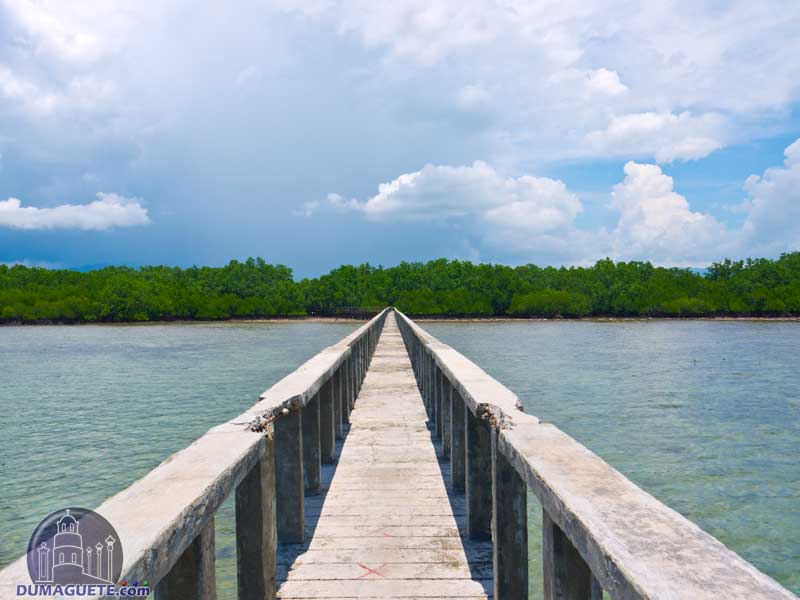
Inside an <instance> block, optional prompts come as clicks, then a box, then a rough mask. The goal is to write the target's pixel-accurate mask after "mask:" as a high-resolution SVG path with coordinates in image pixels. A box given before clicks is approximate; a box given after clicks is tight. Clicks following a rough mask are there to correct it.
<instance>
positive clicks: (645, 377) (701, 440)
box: [422, 321, 800, 595]
mask: <svg viewBox="0 0 800 600" xmlns="http://www.w3.org/2000/svg"><path fill="white" fill-rule="evenodd" d="M422 326H423V327H424V328H425V329H427V330H428V331H429V332H430V333H432V334H433V335H435V336H436V337H438V338H439V339H441V340H442V341H444V342H446V343H448V344H450V345H451V346H453V347H454V348H456V349H458V350H459V351H461V352H462V353H463V354H464V355H466V356H468V357H469V358H470V359H472V360H473V361H474V362H476V363H478V364H479V365H481V366H482V367H483V368H484V369H485V370H486V371H487V372H488V373H489V374H491V375H492V376H494V377H495V378H497V379H498V380H499V381H501V382H503V383H504V384H505V385H506V386H508V387H509V388H511V389H512V390H514V391H515V392H516V393H517V394H518V395H519V396H520V398H521V399H522V401H523V403H524V406H525V410H526V412H529V413H532V414H534V415H536V416H537V417H539V418H540V419H542V420H544V421H549V422H552V423H555V424H556V425H558V426H559V427H560V428H561V429H562V430H563V431H565V432H567V433H569V434H570V435H572V436H573V437H575V438H576V439H578V440H579V441H581V442H582V443H583V444H584V445H586V446H587V447H589V448H590V449H591V450H592V451H594V452H595V453H596V454H598V455H600V456H601V457H603V458H604V459H605V460H606V461H608V462H609V463H611V464H612V465H613V466H614V467H616V468H617V469H618V470H620V471H621V472H622V473H624V474H625V475H626V476H627V477H629V478H630V479H631V480H633V481H634V482H636V483H637V484H638V485H640V486H641V487H643V488H644V489H646V490H647V491H648V492H650V493H652V494H653V495H654V496H656V497H657V498H658V499H660V500H661V501H662V502H665V503H666V504H668V505H669V506H671V507H672V508H674V509H675V510H677V511H679V512H680V513H681V514H683V515H684V516H686V517H688V518H689V519H691V520H692V521H694V522H696V523H697V524H699V525H700V526H701V527H702V528H703V529H705V530H706V531H708V532H709V533H711V534H712V535H714V536H715V537H717V538H718V539H720V540H721V541H722V542H724V543H725V544H726V545H728V546H729V547H730V548H732V549H734V550H735V551H736V552H737V553H738V554H740V555H741V556H743V557H744V558H746V559H747V560H749V561H750V562H752V563H753V564H755V565H756V566H757V567H758V568H760V569H761V570H762V571H764V572H766V573H767V574H769V575H770V576H772V577H773V578H775V579H777V580H778V581H779V582H781V583H782V584H783V585H784V586H786V587H788V588H789V589H791V590H792V591H793V592H795V593H800V323H796V322H755V321H748V322H739V321H737V322H728V321H722V322H720V321H643V322H615V323H601V322H513V323H485V322H484V323H452V322H450V323H423V324H422ZM530 505H531V506H530V508H531V515H530V517H529V520H530V522H531V532H530V543H531V549H530V552H531V554H530V556H531V569H532V575H534V577H533V581H534V582H535V584H536V586H540V577H538V574H539V573H540V572H541V564H540V560H539V556H540V536H541V532H540V526H539V524H540V522H541V517H540V512H539V511H540V508H539V507H538V503H536V502H535V501H531V502H530ZM533 595H536V594H533Z"/></svg>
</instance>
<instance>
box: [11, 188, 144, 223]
mask: <svg viewBox="0 0 800 600" xmlns="http://www.w3.org/2000/svg"><path fill="white" fill-rule="evenodd" d="M97 198H98V199H97V200H95V201H94V202H89V203H88V204H62V205H60V206H55V207H53V208H38V207H36V206H22V202H20V201H19V200H18V199H16V198H9V199H8V200H5V201H0V227H11V228H14V229H81V230H95V231H102V230H106V229H112V228H114V227H131V226H133V225H147V224H148V223H149V222H150V218H149V217H148V216H147V209H146V208H144V207H143V206H142V205H141V204H139V201H138V200H137V199H135V198H125V197H124V196H120V195H118V194H114V193H109V194H107V193H103V192H99V193H98V194H97Z"/></svg>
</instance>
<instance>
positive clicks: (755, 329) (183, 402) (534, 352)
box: [0, 321, 800, 599]
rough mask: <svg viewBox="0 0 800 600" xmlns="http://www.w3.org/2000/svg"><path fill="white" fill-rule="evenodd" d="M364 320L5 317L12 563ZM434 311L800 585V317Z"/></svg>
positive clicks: (516, 380) (576, 426)
mask: <svg viewBox="0 0 800 600" xmlns="http://www.w3.org/2000/svg"><path fill="white" fill-rule="evenodd" d="M355 326H356V325H355V324H327V323H307V322H302V323H259V324H213V325H210V324H202V325H201V324H197V325H146V326H82V327H5V328H0V410H2V415H3V417H2V419H0V566H2V565H5V564H7V563H8V562H10V561H11V560H13V559H14V558H16V557H17V556H19V555H21V554H22V553H23V552H24V550H25V546H26V544H27V539H28V536H29V535H30V532H31V531H32V530H33V528H34V526H35V525H36V524H37V522H38V521H39V519H41V518H42V517H44V516H45V515H46V514H48V513H49V512H51V511H52V510H55V509H57V508H61V507H63V506H69V505H78V506H86V507H93V506H97V505H98V504H100V503H101V502H102V501H103V500H104V499H105V498H107V497H108V496H111V495H112V494H114V493H115V492H117V491H119V490H120V489H122V488H124V487H125V486H127V485H129V484H130V483H131V482H133V481H134V480H135V479H137V478H139V477H141V476H142V475H143V474H145V473H146V472H147V471H149V470H150V469H151V468H152V467H153V466H155V465H156V464H158V463H159V462H160V461H161V460H163V459H164V458H166V457H167V456H168V455H169V454H171V453H172V452H174V451H176V450H178V449H180V448H182V447H184V446H186V445H187V444H188V443H189V442H191V441H192V440H194V439H195V438H197V437H198V436H199V435H202V434H203V433H204V432H205V431H206V430H208V428H209V427H211V426H213V425H216V424H217V423H220V422H222V421H225V420H227V419H229V418H230V417H232V416H234V415H236V414H238V413H239V412H241V411H242V410H244V409H245V408H247V407H248V406H250V405H251V404H252V403H253V402H254V401H255V399H256V397H257V395H258V394H259V393H260V392H261V391H263V390H264V389H265V388H266V387H268V386H269V385H271V384H272V383H273V382H274V381H276V380H277V379H279V378H280V377H282V376H283V375H284V374H286V373H288V372H290V371H292V370H293V369H294V368H296V367H297V365H299V364H300V363H301V362H303V361H304V360H305V359H306V358H308V357H310V356H312V355H313V354H314V353H316V352H317V351H319V350H320V349H321V348H323V347H324V346H327V345H329V344H331V343H334V342H336V341H338V340H339V339H341V338H342V337H343V336H344V335H346V334H347V333H349V332H350V331H352V330H353V329H354V328H355ZM423 326H424V327H425V328H426V329H428V330H429V331H430V332H431V333H433V334H434V335H436V336H437V337H440V338H441V339H442V340H443V341H446V342H447V343H449V344H451V345H453V346H454V347H455V348H457V349H458V350H460V351H461V352H463V353H464V354H465V355H467V356H469V357H470V358H472V359H473V360H474V361H475V362H477V363H478V364H480V365H481V366H483V367H484V368H485V369H486V370H487V371H488V372H489V373H490V374H492V375H493V376H495V377H497V378H498V379H499V380H500V381H502V382H503V383H505V384H506V385H507V386H509V387H510V388H511V389H513V390H514V391H515V392H517V394H518V395H519V396H520V397H521V398H522V399H523V401H524V403H525V406H526V410H527V411H528V412H530V413H533V414H535V415H537V416H538V417H540V418H542V419H544V420H547V421H551V422H554V423H556V424H557V425H558V426H559V427H561V428H562V429H563V430H564V431H566V432H567V433H569V434H571V435H572V436H574V437H575V438H577V439H578V440H580V441H581V442H583V443H584V444H586V445H587V446H588V447H589V448H591V449H592V450H593V451H594V452H596V453H597V454H599V455H600V456H602V457H603V458H605V459H606V460H607V461H608V462H610V463H611V464H613V465H614V466H615V467H616V468H618V469H619V470H620V471H622V472H623V473H625V474H626V475H627V476H628V477H630V478H631V479H632V480H633V481H635V482H636V483H637V484H639V485H641V486H642V487H643V488H645V489H647V490H648V491H649V492H651V493H653V494H654V495H655V496H656V497H658V498H659V499H661V500H662V501H664V502H666V503H667V504H669V505H670V506H672V507H673V508H675V509H676V510H678V511H680V512H681V513H683V514H684V515H686V516H687V517H689V518H690V519H692V520H694V521H695V522H697V523H698V524H700V526H702V527H703V528H704V529H706V530H707V531H709V532H710V533H712V534H713V535H715V536H716V537H718V538H719V539H721V540H722V541H723V542H725V543H726V544H727V545H729V546H730V547H731V548H733V549H734V550H736V551H737V552H738V553H739V554H741V555H742V556H744V557H745V558H747V559H748V560H750V561H752V562H753V563H754V564H756V565H757V566H758V567H759V568H760V569H762V570H763V571H765V572H767V573H768V574H770V575H772V576H773V577H775V578H776V579H778V580H779V581H780V582H781V583H783V584H784V585H785V586H787V587H789V588H790V589H792V590H793V591H794V592H795V593H797V592H800V511H799V510H798V508H797V507H798V506H800V462H799V461H798V458H797V457H798V456H800V370H799V369H798V365H800V358H799V357H800V323H776V322H768V323H764V322H707V321H679V322H672V321H670V322H658V321H653V322H624V323H593V322H513V323H425V324H423ZM536 511H537V506H536V503H535V502H533V501H532V502H531V532H530V540H531V568H532V570H533V572H534V574H536V573H538V572H540V569H541V565H540V564H539V554H540V550H539V540H540V537H539V536H540V533H539V531H538V523H539V520H540V517H539V516H538V514H537V513H536ZM216 525H217V555H218V586H219V597H220V598H221V599H224V598H234V597H235V555H234V543H233V527H234V521H233V508H232V505H231V503H230V502H229V503H226V504H225V505H224V506H223V508H222V509H221V510H220V512H219V513H218V515H217V520H216ZM536 586H540V580H539V578H538V577H534V587H536ZM538 594H539V590H535V591H534V593H533V594H532V595H533V596H534V597H536V596H537V595H538Z"/></svg>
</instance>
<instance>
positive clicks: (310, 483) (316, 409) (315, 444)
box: [301, 394, 322, 493]
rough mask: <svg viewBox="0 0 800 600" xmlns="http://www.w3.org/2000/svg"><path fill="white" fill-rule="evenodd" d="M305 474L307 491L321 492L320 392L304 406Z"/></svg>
mask: <svg viewBox="0 0 800 600" xmlns="http://www.w3.org/2000/svg"><path fill="white" fill-rule="evenodd" d="M301 423H302V427H303V476H304V481H305V489H306V491H307V492H311V493H317V492H319V488H320V485H322V454H321V444H320V437H321V436H320V406H319V394H315V395H314V397H313V398H311V400H309V401H308V404H306V405H305V407H303V418H302V419H301Z"/></svg>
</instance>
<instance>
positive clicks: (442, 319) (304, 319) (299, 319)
mask: <svg viewBox="0 0 800 600" xmlns="http://www.w3.org/2000/svg"><path fill="white" fill-rule="evenodd" d="M412 318H413V319H414V320H415V321H417V322H420V323H519V322H525V323H529V322H543V323H544V322H565V321H569V322H586V323H617V322H619V323H627V322H649V321H756V322H795V323H797V322H800V316H780V317H748V316H717V317H601V316H595V317H447V316H436V317H434V316H429V317H412ZM364 322H366V319H359V318H356V317H318V316H296V317H263V318H259V317H247V318H241V319H169V320H152V321H94V322H86V321H83V322H75V323H68V322H61V321H52V322H35V323H24V322H8V323H0V328H1V327H40V326H56V325H57V326H66V327H74V326H84V325H99V326H114V325H125V326H136V325H213V324H220V325H230V324H243V325H248V324H250V325H255V324H262V323H264V324H267V323H331V324H342V323H364Z"/></svg>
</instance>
